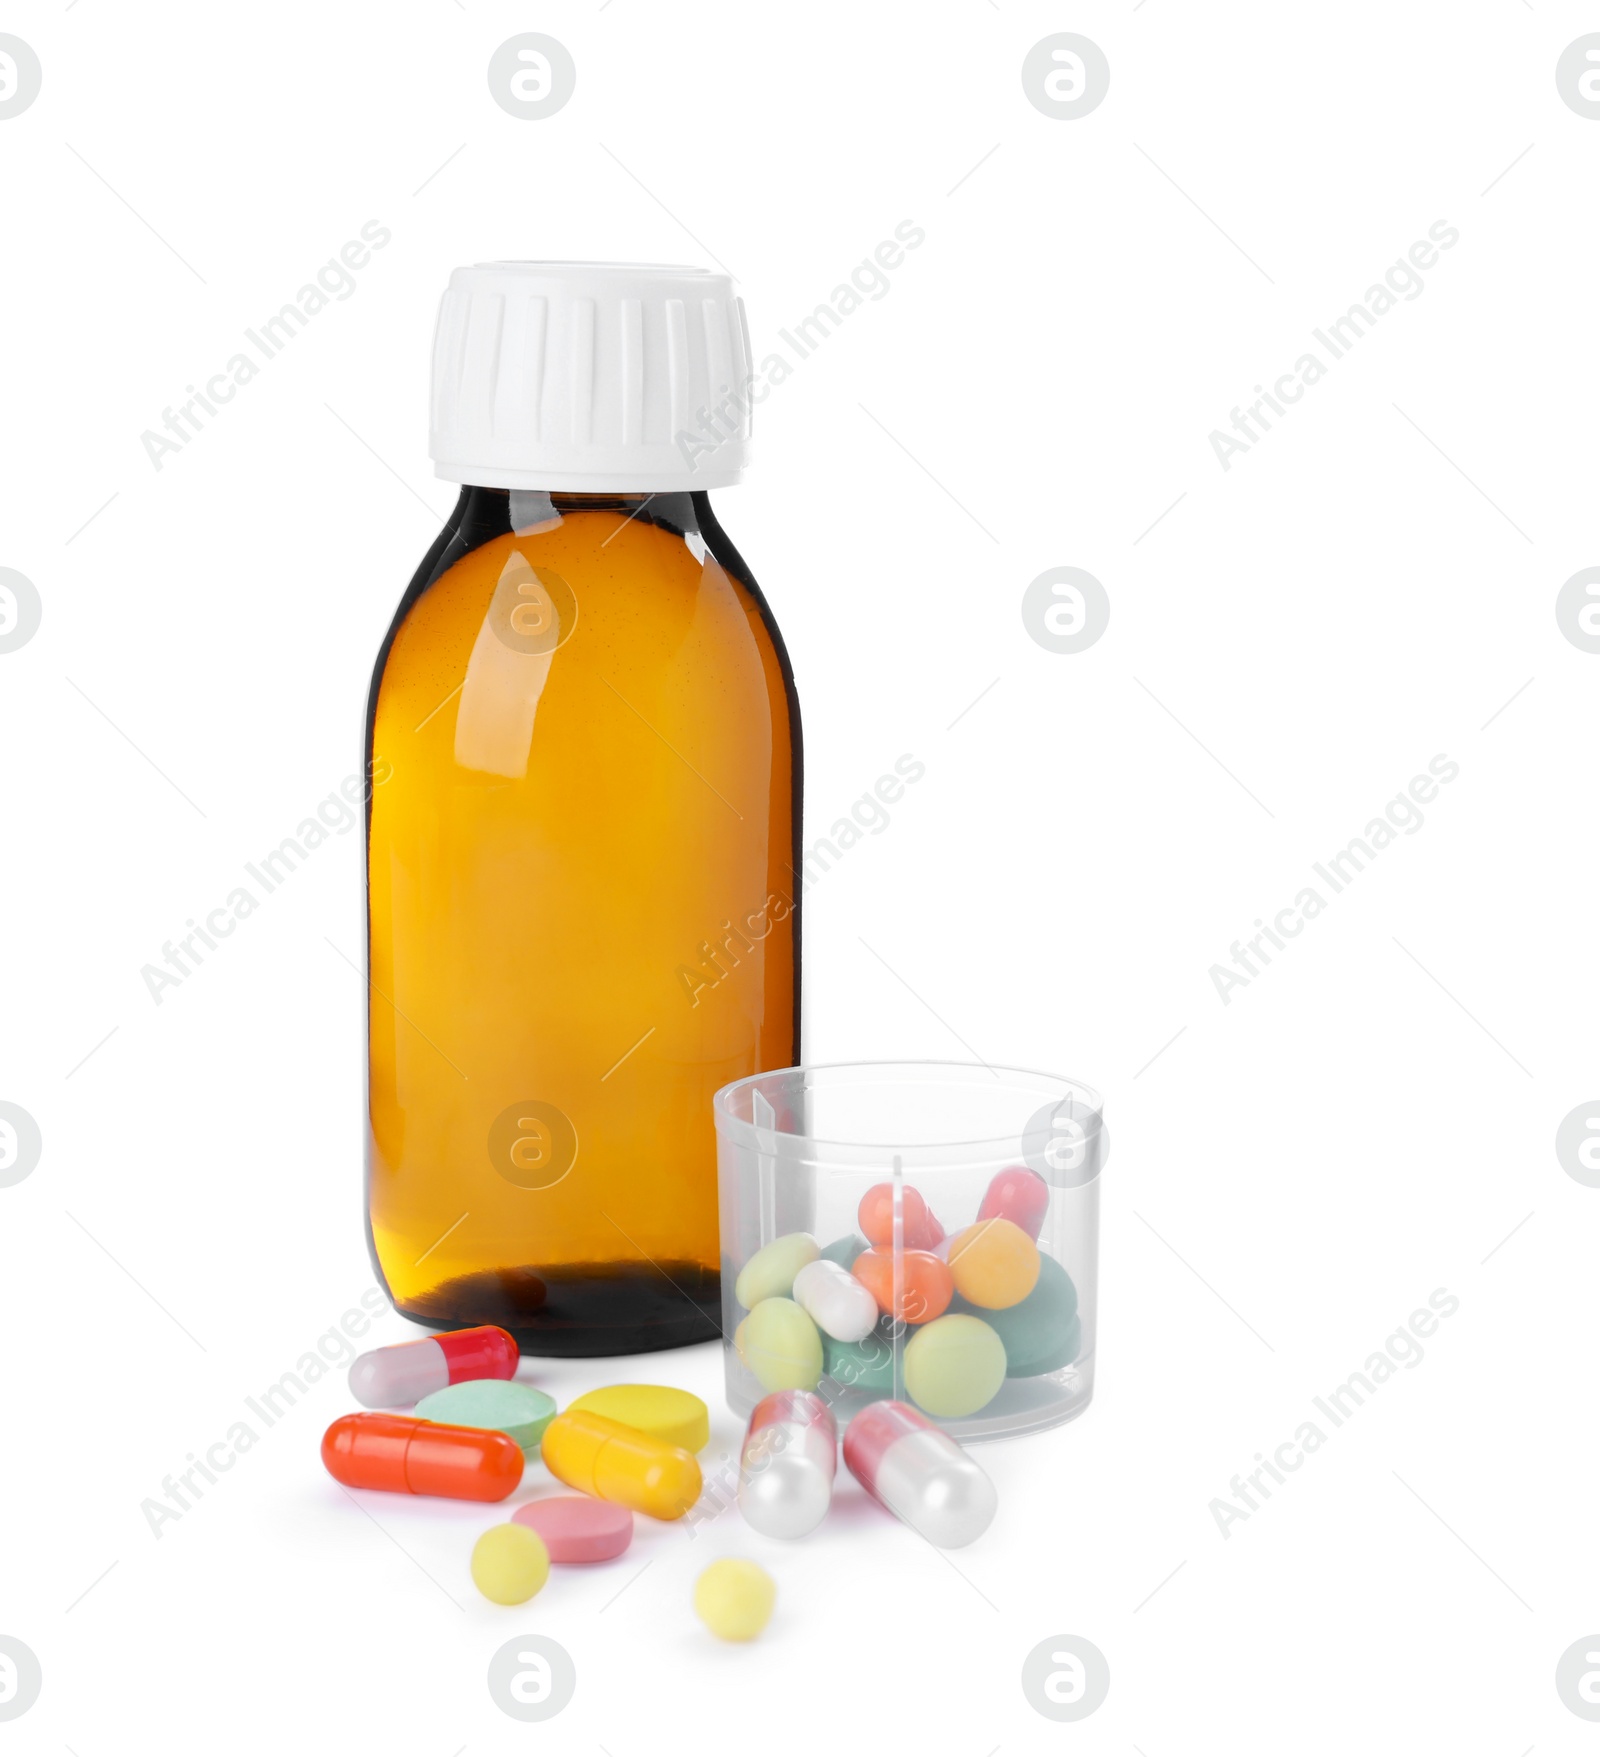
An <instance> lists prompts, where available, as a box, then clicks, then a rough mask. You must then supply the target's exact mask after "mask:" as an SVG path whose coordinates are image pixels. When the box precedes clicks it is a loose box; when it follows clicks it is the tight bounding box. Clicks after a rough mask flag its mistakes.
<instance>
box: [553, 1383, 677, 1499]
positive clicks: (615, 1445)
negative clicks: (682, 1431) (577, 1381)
mask: <svg viewBox="0 0 1600 1757" xmlns="http://www.w3.org/2000/svg"><path fill="white" fill-rule="evenodd" d="M539 1454H540V1456H541V1457H542V1458H543V1459H544V1462H545V1468H546V1469H547V1470H548V1471H549V1472H550V1474H551V1475H552V1476H554V1477H558V1478H559V1479H560V1480H561V1481H562V1482H564V1483H565V1484H566V1485H567V1487H568V1488H573V1489H582V1490H583V1492H584V1493H585V1494H586V1495H597V1496H598V1497H599V1498H600V1499H601V1500H602V1501H614V1502H616V1504H617V1505H618V1506H619V1507H631V1508H633V1510H634V1511H635V1512H636V1513H648V1514H649V1515H650V1517H651V1518H652V1519H681V1518H682V1517H683V1516H684V1514H685V1513H687V1512H688V1511H689V1509H690V1508H691V1507H692V1506H693V1505H694V1504H695V1502H696V1501H697V1500H698V1499H699V1498H700V1466H699V1465H698V1464H697V1463H696V1462H695V1460H694V1455H693V1454H692V1453H690V1452H685V1451H684V1450H683V1448H682V1447H681V1446H668V1445H666V1444H664V1443H663V1442H662V1441H660V1440H653V1439H651V1438H650V1436H649V1435H648V1434H641V1433H640V1432H639V1431H638V1430H637V1429H635V1428H630V1427H624V1426H623V1424H622V1423H621V1422H619V1421H612V1420H610V1419H609V1418H608V1417H606V1416H603V1415H596V1414H595V1413H594V1411H593V1410H589V1409H579V1410H572V1409H568V1410H564V1411H563V1412H562V1413H561V1414H560V1415H558V1416H557V1417H556V1418H555V1420H554V1421H553V1422H551V1424H550V1425H549V1427H547V1428H546V1429H545V1430H544V1438H543V1440H542V1441H541V1442H540V1445H539Z"/></svg>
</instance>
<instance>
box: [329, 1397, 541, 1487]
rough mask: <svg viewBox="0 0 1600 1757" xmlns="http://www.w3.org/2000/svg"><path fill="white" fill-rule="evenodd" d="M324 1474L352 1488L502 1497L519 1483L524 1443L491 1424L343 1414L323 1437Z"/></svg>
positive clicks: (407, 1416)
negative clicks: (464, 1424) (473, 1425)
mask: <svg viewBox="0 0 1600 1757" xmlns="http://www.w3.org/2000/svg"><path fill="white" fill-rule="evenodd" d="M322 1462H323V1465H324V1466H325V1467H326V1469H327V1472H328V1475H329V1476H331V1477H332V1478H333V1479H334V1480H335V1481H336V1482H342V1483H343V1484H344V1485H345V1486H346V1487H347V1488H352V1489H388V1490H390V1491H391V1492H392V1493H394V1494H399V1495H444V1496H446V1497H448V1498H449V1499H450V1500H453V1501H503V1500H504V1499H505V1498H506V1496H507V1495H509V1494H510V1493H511V1491H512V1490H513V1489H514V1488H515V1487H516V1486H517V1484H518V1483H519V1482H521V1481H522V1464H523V1457H522V1448H521V1447H520V1446H519V1445H518V1444H517V1442H516V1441H515V1440H513V1439H512V1437H511V1436H510V1434H503V1433H501V1432H500V1431H499V1430H498V1429H495V1428H458V1427H450V1426H448V1425H447V1424H446V1423H444V1422H438V1421H418V1420H417V1419H416V1417H414V1416H409V1415H378V1414H372V1413H363V1414H361V1415H341V1416H340V1417H339V1419H338V1420H337V1421H336V1422H335V1423H334V1424H333V1426H332V1427H330V1428H329V1429H328V1431H327V1433H325V1434H324V1435H323V1436H322Z"/></svg>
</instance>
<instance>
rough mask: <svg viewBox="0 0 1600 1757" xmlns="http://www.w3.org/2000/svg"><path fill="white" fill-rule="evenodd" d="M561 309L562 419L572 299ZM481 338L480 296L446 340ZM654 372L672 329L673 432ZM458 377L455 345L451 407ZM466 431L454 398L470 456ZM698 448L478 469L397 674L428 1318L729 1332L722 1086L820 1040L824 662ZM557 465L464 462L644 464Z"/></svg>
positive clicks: (386, 794) (548, 346)
mask: <svg viewBox="0 0 1600 1757" xmlns="http://www.w3.org/2000/svg"><path fill="white" fill-rule="evenodd" d="M539 267H540V265H503V266H501V267H499V268H497V270H496V271H493V272H496V273H499V274H501V275H505V274H507V273H514V272H515V270H516V269H517V268H525V269H528V270H537V269H539ZM556 267H557V268H558V269H560V268H566V267H567V265H556ZM465 272H466V273H467V274H468V275H469V276H471V275H477V276H482V275H484V274H485V273H487V272H490V271H484V270H475V271H465ZM543 272H545V273H549V272H553V271H550V270H545V271H543ZM568 272H572V271H571V269H568ZM580 272H582V273H583V274H585V275H588V276H590V277H593V276H594V275H596V274H597V273H598V272H599V271H597V270H596V269H595V268H594V267H593V266H592V265H590V266H588V267H585V268H583V269H582V270H581V271H580ZM618 272H623V271H618ZM628 272H640V273H642V272H644V271H628ZM654 272H659V271H654ZM679 272H684V271H679ZM705 278H706V279H707V280H716V279H718V277H705ZM460 279H461V271H458V276H457V281H458V282H459V281H460ZM590 284H591V286H592V284H593V282H592V280H591V283H590ZM605 286H606V284H605V283H604V282H603V281H602V282H601V287H602V290H603V293H604V290H605ZM454 290H455V283H453V285H452V291H453V292H454ZM469 292H471V293H473V294H481V289H480V288H476V287H471V288H469ZM541 296H542V297H543V298H544V300H545V303H546V309H545V312H544V316H543V323H544V326H545V327H544V335H543V342H544V347H545V353H546V362H545V363H546V368H547V369H546V371H545V373H544V383H543V388H544V391H545V394H546V401H545V405H544V410H545V417H546V418H548V409H549V400H548V399H549V394H550V389H551V387H550V382H549V380H550V370H549V364H550V362H549V356H550V355H552V354H554V353H555V352H556V351H557V344H558V342H559V340H560V333H559V331H560V321H561V320H562V311H561V309H560V306H561V298H562V293H561V289H560V287H559V286H558V287H557V289H556V292H555V294H554V295H553V296H552V295H551V294H550V293H549V292H548V291H547V292H546V293H544V294H543V295H541ZM730 298H731V295H730ZM626 300H627V296H626V294H621V295H619V296H618V301H617V302H618V303H619V304H623V305H625V304H626ZM642 302H643V303H644V305H645V312H644V322H643V324H642V325H641V329H642V334H643V337H644V340H645V342H646V344H648V342H649V338H650V334H651V331H650V324H649V317H650V307H649V293H648V291H646V293H645V294H644V297H643V301H642ZM705 302H706V303H707V304H710V303H711V301H710V300H709V299H708V300H706V301H705ZM479 303H480V304H481V297H480V299H479ZM509 303H510V301H509V300H506V299H503V300H502V305H501V308H500V319H499V320H500V323H501V325H502V332H501V335H500V338H499V347H498V350H497V353H498V357H499V361H500V366H499V368H498V370H499V371H500V372H501V374H502V376H501V378H499V379H494V380H492V381H491V382H490V385H489V392H490V393H492V395H493V396H494V397H496V398H499V399H500V400H502V401H503V400H504V399H505V397H506V395H507V392H506V390H505V387H504V382H503V371H504V359H505V355H506V353H507V351H508V350H507V343H506V339H505V334H504V325H505V323H506V322H507V321H509V320H508V318H507V316H506V311H507V309H508V307H509ZM591 303H594V304H596V305H597V306H598V308H599V311H598V317H596V316H595V315H594V314H591V316H590V318H589V319H588V320H587V321H588V322H589V324H590V338H591V339H590V346H591V348H592V349H593V356H594V357H593V358H592V360H591V370H592V372H593V382H594V384H595V385H596V386H597V387H598V388H597V389H596V391H595V394H594V397H593V399H592V400H593V405H594V406H593V408H592V409H591V412H590V415H589V420H590V425H591V432H599V433H600V437H601V439H602V440H605V441H606V443H610V440H609V439H608V438H607V436H606V435H605V433H604V431H603V428H604V420H605V417H606V411H607V403H606V393H605V382H604V381H605V347H604V338H603V337H601V338H600V340H599V341H598V342H597V340H596V332H597V330H598V329H599V328H600V326H601V325H603V324H605V323H606V322H607V312H606V298H605V297H604V296H602V297H600V298H599V299H598V300H592V301H591ZM692 303H693V302H692V301H691V304H692ZM464 321H465V323H466V326H467V328H468V330H469V331H470V329H471V324H472V322H473V309H472V307H471V301H470V300H469V310H468V313H467V316H466V318H465V320H464ZM580 321H581V320H580ZM629 321H630V320H629V318H628V316H627V314H626V313H625V312H624V313H623V315H622V317H621V318H620V322H621V325H622V331H623V336H622V340H623V343H624V344H625V343H626V340H627V325H628V322H629ZM707 321H708V326H709V319H708V320H707ZM449 323H450V300H449V297H448V296H447V300H446V308H445V313H444V315H443V316H442V318H441V343H440V346H441V348H447V347H448V345H449V341H450V338H449V335H448V333H447V332H448V330H449ZM671 323H672V320H671V318H670V316H669V317H667V318H665V319H664V320H663V322H662V324H661V326H660V328H659V331H658V333H659V337H660V345H661V347H662V349H664V350H670V347H671V343H672V333H671ZM730 328H731V326H730ZM468 351H469V352H470V348H469V349H468ZM624 351H625V349H624ZM563 354H564V357H565V358H566V359H567V360H568V362H569V364H570V360H571V355H570V351H566V350H563ZM696 363H697V362H696V359H695V356H694V352H693V350H692V349H691V350H690V353H689V359H688V364H689V366H690V367H691V368H692V367H694V366H695V365H696ZM679 364H680V365H682V364H683V363H682V362H680V363H679ZM699 364H701V365H704V366H709V367H710V368H711V370H712V374H713V375H714V370H715V362H714V361H711V360H707V361H702V362H699ZM671 365H672V362H671V359H670V356H669V358H668V359H667V360H666V361H665V362H664V363H663V365H662V370H661V376H662V378H663V380H665V379H666V378H667V377H668V376H669V371H668V369H669V368H670V366H671ZM650 367H651V362H650V360H649V358H648V346H647V349H646V360H645V383H644V386H643V394H642V398H641V402H642V411H639V412H636V423H635V431H636V433H637V432H638V431H639V430H640V427H641V425H642V430H643V432H644V435H645V437H646V438H647V439H648V437H649V431H650V421H649V416H650V413H651V398H650V392H651V384H650V379H649V373H650ZM450 370H454V367H453V366H452V367H451V368H450ZM470 370H471V368H470V365H469V366H468V368H467V371H468V373H469V374H470ZM522 370H523V371H524V372H525V370H526V368H525V366H524V368H523V369H522ZM437 379H438V362H437V358H436V399H437V396H438V389H437ZM712 388H714V384H713V385H712ZM572 394H573V393H572V392H571V389H570V387H568V390H567V392H566V394H565V399H564V400H563V401H562V402H561V404H560V418H559V426H560V441H561V444H562V445H563V446H564V447H565V448H566V454H565V455H564V456H558V458H557V461H558V462H565V463H568V464H569V466H570V462H571V456H572V441H571V438H570V435H571V433H572V431H574V430H575V428H576V426H577V425H578V424H577V423H576V422H575V421H574V422H569V415H570V408H569V405H570V402H571V400H572ZM670 412H671V411H670V410H669V409H667V408H665V407H664V408H663V410H662V413H663V415H665V414H668V413H670ZM468 413H469V414H470V413H471V411H470V410H469V411H468ZM641 413H642V417H643V419H642V423H641V420H640V419H639V415H640V414H641ZM452 419H454V416H453V413H452V411H451V410H450V409H448V408H447V410H446V412H445V416H444V426H445V429H446V431H445V434H444V441H443V443H444V446H445V448H446V449H448V447H449V445H450V442H451V440H452V435H453V433H454V431H455V430H454V429H452V428H451V426H450V423H451V420H452ZM620 419H621V420H622V423H623V425H622V426H619V428H618V432H617V434H616V435H615V436H612V437H614V438H615V439H616V441H617V443H619V444H620V443H623V431H624V428H625V420H626V410H624V411H623V413H622V417H620ZM440 424H441V417H440V413H439V408H438V404H437V400H436V407H435V455H436V457H438V456H439V452H440V449H441V434H440ZM457 426H458V427H460V428H468V429H470V423H468V422H466V421H465V420H462V421H458V423H457ZM469 440H470V430H469ZM667 443H669V444H670V443H671V439H670V430H669V435H668V440H667ZM692 449H693V448H692V447H684V446H681V445H680V446H679V447H678V451H679V454H680V455H679V458H677V459H674V460H670V461H668V462H666V464H665V467H662V460H661V458H660V454H659V452H658V453H657V457H656V462H657V466H658V467H656V468H651V469H647V468H645V467H644V464H643V462H641V464H640V466H639V473H640V475H641V477H642V478H643V480H642V481H641V484H640V486H639V487H638V489H636V490H634V491H628V490H624V489H619V488H614V487H602V488H599V489H588V488H570V487H565V486H560V485H554V486H551V487H539V486H532V487H496V486H491V485H486V484H481V483H472V484H469V485H465V486H463V488H462V491H461V497H460V500H459V503H458V504H457V506H456V509H455V511H454V513H453V515H452V516H451V519H450V521H449V523H448V524H447V526H446V528H445V530H444V532H443V533H442V534H441V536H440V537H439V539H438V541H437V542H436V543H435V545H434V547H433V549H432V550H431V551H430V552H429V554H428V556H427V558H426V559H425V561H424V562H423V564H422V567H421V568H420V570H419V571H418V573H417V575H416V578H415V579H414V580H413V581H412V584H411V587H410V589H409V590H408V591H407V593H406V594H405V597H404V599H403V600H402V602H401V604H400V608H399V611H398V612H397V614H396V616H395V619H394V622H393V625H392V627H391V628H390V630H389V634H388V637H387V639H386V641H385V642H384V645H383V650H382V652H381V654H380V656H379V659H378V663H377V667H376V670H375V673H374V677H373V683H372V691H371V697H370V701H369V706H368V719H367V757H368V761H369V764H370V771H369V772H370V773H371V774H372V775H373V777H374V786H373V788H372V793H371V802H370V806H369V817H368V864H367V877H368V950H369V959H370V966H369V968H370V978H371V981H370V991H369V997H368V1053H369V1117H370V1138H369V1157H368V1178H367V1213H368V1232H369V1239H370V1243H371V1249H372V1254H373V1259H374V1261H375V1263H376V1265H377V1268H378V1273H379V1275H380V1276H381V1278H382V1280H383V1283H384V1285H385V1286H386V1287H387V1289H388V1291H389V1294H390V1297H391V1298H392V1299H393V1301H394V1303H395V1305H396V1307H397V1308H398V1309H399V1310H400V1311H401V1312H402V1313H403V1314H405V1315H406V1316H408V1317H411V1318H414V1319H416V1320H418V1321H420V1322H422V1323H426V1324H428V1325H430V1326H432V1327H435V1328H452V1327H457V1326H462V1325H470V1324H480V1323H495V1324H501V1325H504V1326H505V1327H506V1328H507V1329H509V1330H511V1331H512V1332H513V1333H514V1334H515V1335H516V1336H517V1338H518V1340H519V1342H521V1343H522V1345H523V1346H524V1348H525V1349H527V1350H528V1351H529V1352H532V1353H542V1354H559V1355H593V1354H621V1353H632V1352H636V1351H642V1350H647V1349H655V1348H669V1347H674V1346H677V1345H679V1344H683V1343H688V1342H695V1341H700V1340H702V1339H705V1338H708V1337H712V1336H715V1335H716V1334H717V1331H718V1323H717V1317H718V1312H719V1304H718V1295H719V1288H718V1238H717V1195H716V1149H715V1138H714V1131H713V1126H712V1111H711V1097H712V1094H713V1092H715V1091H716V1089H717V1088H718V1087H719V1086H721V1085H723V1084H725V1083H726V1082H727V1081H729V1080H734V1079H738V1078H740V1077H741V1076H743V1075H745V1074H750V1073H755V1072H758V1071H762V1070H766V1069H771V1068H779V1067H785V1066H788V1065H790V1064H792V1063H794V1062H796V1061H798V1059H799V920H798V902H799V884H798V881H797V878H796V869H797V868H798V866H799V858H798V847H797V837H798V830H799V809H800V730H799V717H798V710H797V706H796V701H795V693H794V685H793V679H792V676H791V673H790V669H789V663H788V659H787V657H786V655H785V652H784V648H783V643H782V641H781V639H780V637H779V635H778V631H777V628H776V626H775V624H774V622H773V620H772V616H771V614H770V612H769V611H768V609H767V606H766V604H765V602H764V600H763V599H762V596H761V593H760V592H759V590H758V589H757V587H756V585H755V582H754V581H753V579H752V578H751V577H750V574H749V571H748V569H747V568H746V567H745V565H744V563H743V562H742V561H741V559H740V558H739V556H738V554H737V553H736V551H735V550H734V549H733V547H732V545H731V544H730V543H729V541H728V539H727V538H726V536H725V535H724V534H723V531H722V529H721V527H720V526H719V525H718V523H717V522H716V519H715V517H714V515H713V513H712V511H711V508H710V503H709V501H708V499H707V496H706V494H705V493H704V492H698V491H688V490H684V489H681V488H674V487H665V488H663V487H656V486H653V484H654V483H657V482H660V481H662V480H663V479H664V478H670V477H671V475H672V474H673V473H675V472H681V471H683V470H684V469H685V468H686V465H685V464H684V463H683V462H682V461H681V454H682V453H683V452H684V451H685V450H692ZM524 450H525V453H526V454H527V455H526V457H525V458H524V460H522V462H521V463H520V464H519V467H518V468H517V469H511V468H509V467H507V466H506V464H505V460H504V457H503V456H502V457H500V458H495V457H492V456H491V457H489V458H488V459H487V461H486V462H484V463H482V464H476V465H475V464H474V463H473V462H472V461H471V460H467V461H466V462H464V463H463V462H462V461H461V460H459V459H451V458H449V457H446V458H444V459H441V463H440V473H441V474H445V473H447V471H448V472H453V473H456V474H457V475H458V476H460V475H464V474H466V472H467V471H469V470H471V471H473V472H474V473H478V474H483V475H491V476H500V477H502V478H503V477H505V476H508V475H522V476H524V477H525V478H530V477H532V476H535V475H539V474H543V475H545V476H548V477H555V478H559V479H561V480H564V481H572V480H579V481H582V480H584V479H585V476H586V475H588V476H592V477H594V478H597V479H601V480H607V479H615V476H616V474H617V471H616V470H615V468H611V469H604V470H602V469H600V468H598V467H596V468H591V469H589V470H587V471H585V470H582V469H573V468H570V467H568V468H565V469H555V468H551V467H549V465H548V464H544V465H541V457H542V454H540V453H539V452H538V449H537V448H536V447H533V446H529V445H527V444H526V442H525V441H524ZM613 451H614V447H613ZM577 457H578V461H579V462H580V463H584V462H587V461H588V458H587V456H586V454H585V453H584V452H583V451H582V450H581V449H580V450H579V451H578V453H577ZM600 461H601V462H603V463H607V464H611V465H615V464H616V463H617V461H618V460H617V459H616V457H615V456H614V455H611V454H607V455H605V456H604V457H602V458H601V460H600ZM645 461H648V460H645ZM623 467H626V463H625V462H624V465H623Z"/></svg>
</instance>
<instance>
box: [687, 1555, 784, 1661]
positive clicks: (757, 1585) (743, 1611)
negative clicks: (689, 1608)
mask: <svg viewBox="0 0 1600 1757" xmlns="http://www.w3.org/2000/svg"><path fill="white" fill-rule="evenodd" d="M777 1597H778V1589H777V1587H776V1586H775V1585H774V1584H773V1580H772V1576H771V1575H770V1574H769V1573H768V1572H767V1571H766V1569H765V1568H758V1567H757V1566H756V1564H755V1563H754V1562H746V1561H744V1560H742V1559H741V1558H740V1557H737V1556H724V1557H723V1558H722V1560H721V1561H720V1562H713V1563H712V1564H711V1566H710V1567H709V1568H707V1569H706V1571H705V1572H704V1573H703V1574H702V1575H701V1576H700V1578H699V1579H698V1580H697V1581H696V1582H695V1585H694V1609H695V1615H696V1616H697V1617H699V1619H700V1621H701V1622H702V1623H704V1624H705V1626H706V1627H707V1628H708V1629H709V1630H710V1631H711V1633H712V1634H713V1635H715V1636H717V1637H718V1638H719V1639H720V1640H723V1641H753V1640H754V1639H755V1638H756V1636H757V1635H759V1634H760V1633H761V1631H762V1630H763V1629H765V1628H766V1626H767V1623H768V1620H769V1619H770V1618H771V1616H772V1607H773V1604H774V1603H775V1602H776V1600H777Z"/></svg>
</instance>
